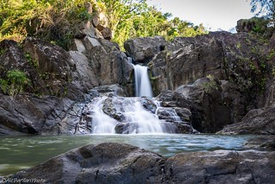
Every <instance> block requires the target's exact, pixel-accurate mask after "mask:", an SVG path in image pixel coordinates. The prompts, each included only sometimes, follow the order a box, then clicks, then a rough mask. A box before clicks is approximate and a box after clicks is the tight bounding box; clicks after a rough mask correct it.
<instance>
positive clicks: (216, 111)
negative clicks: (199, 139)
mask: <svg viewBox="0 0 275 184" xmlns="http://www.w3.org/2000/svg"><path fill="white" fill-rule="evenodd" d="M223 94H224V92H223V90H222V88H221V83H220V82H219V81H217V80H214V79H209V78H201V79H198V80H197V81H195V82H194V83H193V84H192V85H182V86H180V87H179V88H177V89H176V90H175V91H174V92H172V91H170V94H169V92H168V91H166V92H162V93H161V94H160V95H159V96H158V97H157V99H159V100H160V101H162V105H164V106H167V107H173V108H174V109H175V110H176V112H177V114H180V116H181V117H182V118H183V119H185V120H184V121H186V119H188V121H187V122H189V123H190V124H192V125H193V127H194V128H195V129H196V130H198V131H199V132H203V133H215V132H217V131H219V130H221V129H222V128H223V127H224V126H225V125H227V124H231V123H233V122H234V119H233V118H232V116H231V113H232V109H231V108H230V107H229V106H228V105H227V104H225V103H224V96H223ZM228 100H231V101H232V100H233V99H231V98H230V99H228ZM184 109H185V110H184ZM183 110H184V111H183ZM186 110H187V111H186ZM184 112H185V113H186V112H190V115H189V117H188V115H187V114H185V113H184Z"/></svg>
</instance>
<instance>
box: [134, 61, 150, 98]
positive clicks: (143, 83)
mask: <svg viewBox="0 0 275 184" xmlns="http://www.w3.org/2000/svg"><path fill="white" fill-rule="evenodd" d="M133 66H134V70H135V90H136V96H137V97H141V96H146V97H149V98H151V97H153V92H152V87H151V83H150V80H149V76H148V67H146V66H141V65H133Z"/></svg>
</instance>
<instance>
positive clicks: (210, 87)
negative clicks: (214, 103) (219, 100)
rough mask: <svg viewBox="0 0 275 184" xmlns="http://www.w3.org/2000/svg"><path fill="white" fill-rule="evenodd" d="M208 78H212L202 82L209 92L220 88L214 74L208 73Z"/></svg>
mask: <svg viewBox="0 0 275 184" xmlns="http://www.w3.org/2000/svg"><path fill="white" fill-rule="evenodd" d="M207 78H208V79H209V80H210V81H209V82H207V83H204V84H202V87H203V89H204V90H205V91H206V92H207V93H211V92H212V91H214V90H218V89H219V85H218V84H217V82H216V81H215V79H214V76H213V75H208V76H207Z"/></svg>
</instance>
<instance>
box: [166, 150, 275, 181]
mask: <svg viewBox="0 0 275 184" xmlns="http://www.w3.org/2000/svg"><path fill="white" fill-rule="evenodd" d="M274 154H275V153H274V152H259V151H224V150H220V151H214V152H196V153H181V154H178V155H175V156H174V157H171V158H168V160H167V161H166V163H165V170H166V171H167V173H166V176H167V177H168V178H169V180H170V182H171V183H226V184H231V183H270V182H272V180H274V178H275V177H274V173H275V169H274V167H273V165H274V163H275V162H274V159H273V157H274Z"/></svg>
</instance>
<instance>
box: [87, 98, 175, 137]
mask: <svg viewBox="0 0 275 184" xmlns="http://www.w3.org/2000/svg"><path fill="white" fill-rule="evenodd" d="M110 101H111V102H110ZM87 106H88V109H90V110H91V111H92V133H93V134H114V133H116V131H115V129H116V127H117V126H119V125H123V127H124V130H123V131H121V132H120V133H123V134H156V133H172V132H171V130H168V129H167V128H166V127H167V125H166V122H165V121H162V120H160V119H159V118H158V116H157V115H156V114H154V113H152V112H150V111H149V110H148V109H146V108H145V107H144V106H143V105H142V103H141V101H140V98H138V97H128V98H127V97H116V96H114V97H96V98H95V99H94V102H91V103H90V104H88V105H87ZM103 109H105V110H107V111H109V113H111V114H112V113H113V116H114V117H117V116H118V115H120V116H121V118H120V120H122V122H120V121H119V120H116V119H115V118H112V117H111V116H108V115H107V114H106V113H105V112H104V110H103ZM109 115H110V114H109Z"/></svg>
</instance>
